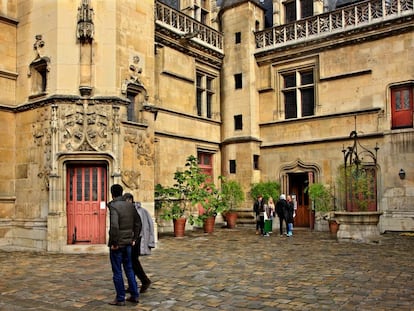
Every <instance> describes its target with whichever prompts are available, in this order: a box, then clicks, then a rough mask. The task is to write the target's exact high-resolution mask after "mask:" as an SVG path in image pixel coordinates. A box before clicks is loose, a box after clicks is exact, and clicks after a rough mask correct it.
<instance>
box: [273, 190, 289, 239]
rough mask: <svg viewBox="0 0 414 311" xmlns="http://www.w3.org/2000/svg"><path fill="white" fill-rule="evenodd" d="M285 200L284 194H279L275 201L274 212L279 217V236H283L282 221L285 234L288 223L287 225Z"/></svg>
mask: <svg viewBox="0 0 414 311" xmlns="http://www.w3.org/2000/svg"><path fill="white" fill-rule="evenodd" d="M287 210H288V207H287V202H286V196H285V195H284V194H281V195H280V197H279V200H278V201H277V202H276V214H277V217H279V232H280V236H283V223H285V224H286V234H287V233H288V225H287Z"/></svg>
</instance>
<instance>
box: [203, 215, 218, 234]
mask: <svg viewBox="0 0 414 311" xmlns="http://www.w3.org/2000/svg"><path fill="white" fill-rule="evenodd" d="M215 222H216V217H214V216H211V217H208V218H206V219H205V220H204V223H203V228H204V232H205V233H213V232H214V225H215Z"/></svg>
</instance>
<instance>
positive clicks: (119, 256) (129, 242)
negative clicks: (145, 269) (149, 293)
mask: <svg viewBox="0 0 414 311" xmlns="http://www.w3.org/2000/svg"><path fill="white" fill-rule="evenodd" d="M123 191H124V189H123V188H122V186H121V185H118V184H115V185H112V187H111V194H112V198H113V200H112V201H111V202H109V203H108V208H109V213H110V214H109V219H110V228H109V241H108V246H109V247H110V250H109V257H110V260H111V266H112V273H113V281H114V285H115V290H116V298H115V300H114V301H111V302H110V303H109V304H110V305H114V306H125V300H127V301H130V302H132V303H135V304H136V303H138V302H139V300H138V297H139V293H138V285H137V281H136V279H135V274H134V270H133V269H132V259H131V252H132V246H133V245H134V244H135V241H137V239H138V238H139V234H140V232H141V226H142V224H141V218H140V217H139V215H138V213H137V211H136V210H135V207H134V205H133V204H132V203H131V202H127V201H124V200H123V198H122V192H123ZM122 267H123V268H124V271H125V274H126V277H127V279H128V286H129V289H130V293H131V296H130V297H129V298H128V299H125V285H124V279H123V276H122Z"/></svg>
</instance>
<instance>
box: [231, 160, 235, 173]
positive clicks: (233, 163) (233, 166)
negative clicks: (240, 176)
mask: <svg viewBox="0 0 414 311" xmlns="http://www.w3.org/2000/svg"><path fill="white" fill-rule="evenodd" d="M229 166H230V174H235V173H236V160H230V161H229Z"/></svg>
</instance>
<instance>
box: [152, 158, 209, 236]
mask: <svg viewBox="0 0 414 311" xmlns="http://www.w3.org/2000/svg"><path fill="white" fill-rule="evenodd" d="M185 167H186V169H185V170H184V171H181V170H177V171H176V172H175V173H174V181H175V183H174V184H173V185H172V186H168V187H164V186H162V185H161V184H158V185H156V187H155V197H156V198H157V202H159V205H160V210H161V215H160V217H161V218H162V219H164V220H173V223H174V235H175V236H183V235H184V228H185V223H186V220H187V219H188V220H189V222H190V224H194V223H195V222H199V221H200V219H198V217H195V216H193V209H194V208H195V207H196V206H198V205H199V204H201V205H203V206H207V202H209V201H210V202H212V201H213V200H212V199H211V196H212V191H211V190H215V187H214V184H213V185H212V184H210V183H208V182H207V180H208V177H209V176H208V175H206V174H204V173H203V172H202V170H201V168H200V167H199V165H198V161H197V158H196V157H194V156H192V155H191V156H189V157H188V158H187V161H186V164H185Z"/></svg>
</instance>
